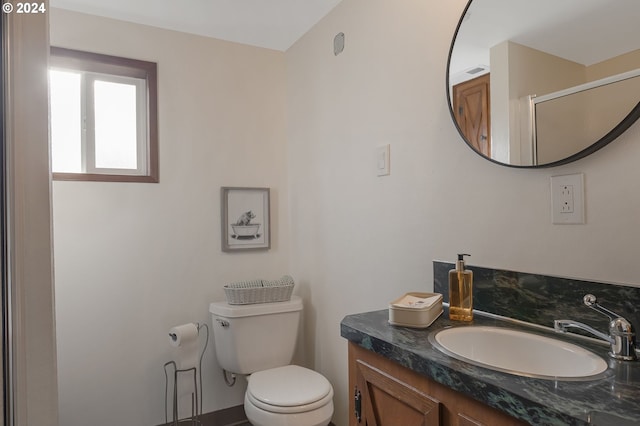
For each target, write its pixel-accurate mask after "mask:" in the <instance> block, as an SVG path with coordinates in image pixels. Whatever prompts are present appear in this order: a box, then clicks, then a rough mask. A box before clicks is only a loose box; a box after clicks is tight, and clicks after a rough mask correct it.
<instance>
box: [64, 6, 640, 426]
mask: <svg viewBox="0 0 640 426" xmlns="http://www.w3.org/2000/svg"><path fill="white" fill-rule="evenodd" d="M465 4H466V0H454V1H449V2H442V1H436V0H428V1H417V0H402V1H397V2H389V1H386V0H343V2H342V3H341V4H340V5H339V6H338V7H337V8H336V9H334V10H333V11H332V13H331V14H330V15H329V16H328V17H327V18H325V19H324V20H322V21H321V22H320V23H319V24H318V25H316V27H314V28H313V29H312V31H310V32H309V33H308V34H307V35H305V36H304V37H303V38H302V39H301V40H300V41H299V42H298V43H296V44H295V45H294V46H293V47H292V48H291V49H290V50H289V51H287V52H286V54H284V55H283V54H279V53H277V52H271V51H264V50H259V49H254V48H250V47H244V46H239V45H234V44H231V43H224V42H217V41H213V40H205V39H201V38H198V37H192V36H187V35H184V34H178V33H172V32H168V31H161V30H156V29H151V28H146V27H141V26H136V25H131V24H124V23H118V22H115V21H110V20H105V19H100V18H93V17H83V16H80V15H76V14H71V13H66V12H60V11H54V13H53V14H52V42H53V43H54V44H58V45H61V46H66V47H78V48H87V49H88V48H90V47H91V48H92V50H96V51H99V52H101V53H112V54H119V55H124V56H133V57H139V58H140V59H147V60H155V61H158V63H159V76H160V81H161V85H160V123H161V125H160V126H161V127H160V138H161V139H160V140H161V142H160V150H161V151H160V152H161V157H160V158H161V169H160V172H161V183H160V184H157V185H150V184H147V185H132V184H103V183H97V184H89V183H77V182H76V183H74V182H55V183H54V197H53V201H54V231H55V249H56V280H57V284H56V286H57V287H56V297H57V298H58V300H57V309H58V310H57V314H58V316H57V319H58V322H59V328H58V331H59V336H58V343H59V347H60V348H59V354H60V362H59V370H60V377H61V379H60V393H61V396H60V401H61V424H65V425H70V426H73V425H76V424H78V425H79V424H86V418H87V416H88V415H93V416H97V418H99V419H103V421H104V424H105V425H106V424H131V425H134V424H135V425H141V424H155V423H159V422H160V421H161V420H163V406H162V398H163V391H164V388H163V386H164V375H163V373H162V364H163V363H164V362H165V361H167V360H168V359H169V358H170V353H169V351H168V345H167V340H166V332H167V330H168V328H169V327H170V326H172V325H175V324H180V323H184V322H188V321H201V322H205V321H208V315H207V304H208V302H209V301H210V300H214V299H221V298H222V297H223V294H222V284H224V283H225V282H228V281H230V280H236V279H244V278H251V277H254V276H257V275H261V276H278V275H279V274H280V273H282V272H285V271H288V272H291V273H292V275H293V276H294V277H295V278H296V281H297V287H296V293H298V294H301V295H302V296H303V297H304V298H305V324H304V328H305V333H304V338H303V348H302V349H303V351H302V352H306V355H307V357H306V364H307V365H311V366H314V367H315V368H316V369H317V370H318V371H320V372H322V373H324V374H325V375H326V376H327V377H328V378H329V380H330V381H331V382H332V383H333V385H334V388H335V390H336V396H335V403H336V415H335V417H334V423H335V424H336V425H337V426H346V424H347V419H348V416H349V413H348V412H347V401H348V398H349V397H350V394H351V392H350V390H349V389H348V386H347V375H346V370H347V365H346V363H347V356H346V342H345V340H344V339H342V338H341V337H340V335H339V333H340V332H339V323H340V320H341V319H342V318H343V317H344V316H345V315H347V314H350V313H356V312H362V311H367V310H374V309H385V308H386V307H387V304H388V302H389V301H390V300H392V299H394V298H396V297H398V295H401V294H403V293H404V292H406V291H411V290H430V289H432V286H433V284H432V282H433V276H432V265H431V261H432V260H433V259H441V260H453V259H454V258H455V257H454V256H455V254H456V253H458V252H462V251H465V252H469V253H471V254H472V257H471V259H470V263H471V264H476V265H483V266H489V267H501V268H509V269H515V270H521V271H528V272H536V273H542V274H552V275H561V276H573V277H579V278H585V279H593V280H604V281H612V282H620V283H629V284H633V285H637V284H638V276H640V266H639V265H640V264H639V263H638V262H637V261H636V257H637V253H636V250H635V249H636V248H637V241H636V240H637V238H636V233H634V232H633V230H634V229H636V228H637V217H638V216H639V215H640V196H638V195H637V191H636V190H635V182H636V181H637V180H638V179H639V178H640V171H639V169H638V168H637V167H636V162H637V161H636V159H637V158H640V144H639V143H638V139H640V127H638V125H637V124H636V125H634V126H633V127H632V128H631V129H630V130H629V131H628V132H627V133H626V134H625V135H623V136H622V137H621V138H620V139H619V140H617V141H616V142H615V143H613V144H611V145H610V146H608V147H606V148H605V149H603V150H601V151H599V152H598V153H596V154H594V155H592V156H590V157H588V158H586V159H583V160H581V161H579V162H576V163H573V164H570V165H566V166H562V167H558V168H553V169H542V170H515V169H510V168H506V167H501V166H497V165H495V164H492V163H490V162H488V161H485V160H483V159H481V158H480V157H479V156H478V155H477V154H475V153H474V152H473V151H472V150H471V149H469V148H468V147H467V146H466V145H465V144H464V143H463V142H462V139H461V138H460V136H459V135H458V134H457V132H456V131H455V126H454V125H453V123H452V122H451V118H450V115H449V111H448V107H447V102H446V99H445V71H446V60H447V54H448V49H449V44H450V39H451V37H452V35H453V32H454V30H455V26H456V23H457V22H458V18H459V15H460V13H461V12H462V10H463V8H464V6H465ZM338 32H344V33H345V35H346V47H345V50H344V52H343V53H342V54H340V55H338V56H334V55H333V49H332V46H333V37H334V36H335V35H336V34H337V33H338ZM203 53H204V54H203ZM197 81H200V82H203V83H202V84H201V85H196V84H195V82H197ZM285 96H286V97H285ZM285 117H286V120H285ZM387 143H390V144H391V175H390V176H387V177H382V178H379V177H376V176H375V151H376V147H377V146H379V145H383V144H387ZM240 158H241V159H242V160H239V159H240ZM246 158H250V160H249V161H245V159H246ZM577 172H583V173H585V188H586V191H587V193H586V203H587V205H586V217H587V224H586V225H578V226H559V225H552V224H551V215H550V192H549V177H550V176H553V175H560V174H567V173H577ZM221 185H243V186H248V185H261V186H270V187H271V188H272V189H274V192H273V193H272V196H274V200H272V201H273V204H272V205H273V209H274V210H273V213H274V218H275V219H276V223H275V225H274V227H275V228H274V231H275V232H274V248H273V249H272V250H271V251H270V252H268V253H254V254H240V255H238V254H236V255H223V254H222V253H220V251H219V223H218V221H217V220H218V219H217V217H218V216H217V215H218V211H219V205H218V191H219V186H221ZM612 188H614V189H615V191H614V190H612ZM620 194H624V196H623V197H621V196H620ZM614 203H615V205H616V206H617V207H616V209H612V208H611V205H612V204H614ZM131 259H135V260H134V261H131ZM118 339H123V342H122V343H121V344H120V345H118V344H116V343H114V341H116V340H118ZM87 342H88V343H87ZM209 351H210V352H209V353H208V356H207V357H206V358H205V364H206V367H205V371H204V372H205V377H207V379H206V380H205V391H204V395H205V411H210V410H212V409H218V408H223V407H225V406H230V405H236V404H240V403H242V391H243V390H244V389H243V388H242V387H237V388H234V389H228V388H226V386H224V385H223V384H222V381H221V378H220V375H219V371H218V370H217V368H216V367H215V360H214V359H213V356H212V348H211V347H210V348H209ZM78 410H85V411H78ZM93 424H98V423H95V422H94V423H93Z"/></svg>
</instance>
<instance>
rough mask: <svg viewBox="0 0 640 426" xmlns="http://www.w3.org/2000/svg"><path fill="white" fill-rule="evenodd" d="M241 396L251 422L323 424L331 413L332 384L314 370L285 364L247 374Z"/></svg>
mask: <svg viewBox="0 0 640 426" xmlns="http://www.w3.org/2000/svg"><path fill="white" fill-rule="evenodd" d="M248 381H249V385H248V386H247V391H246V393H245V398H244V410H245V413H246V415H247V419H248V420H249V422H251V424H252V425H254V426H326V425H328V424H329V422H330V421H331V417H332V416H333V388H332V387H331V384H330V383H329V381H328V380H327V379H325V378H324V377H323V376H322V375H321V374H318V373H316V372H315V371H312V370H309V369H306V368H303V367H299V366H297V365H287V366H284V367H276V368H272V369H269V370H264V371H259V372H257V373H254V374H252V375H251V376H249V378H248Z"/></svg>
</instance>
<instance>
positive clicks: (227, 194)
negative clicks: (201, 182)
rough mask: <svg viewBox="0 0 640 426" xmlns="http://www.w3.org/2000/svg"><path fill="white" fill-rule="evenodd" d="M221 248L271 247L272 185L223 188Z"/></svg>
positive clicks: (229, 250) (263, 248) (227, 249)
mask: <svg viewBox="0 0 640 426" xmlns="http://www.w3.org/2000/svg"><path fill="white" fill-rule="evenodd" d="M220 195H221V198H222V199H221V203H220V204H221V206H222V215H221V217H222V251H226V252H231V251H238V250H268V249H269V248H271V226H270V221H271V215H270V212H269V188H232V187H222V188H220Z"/></svg>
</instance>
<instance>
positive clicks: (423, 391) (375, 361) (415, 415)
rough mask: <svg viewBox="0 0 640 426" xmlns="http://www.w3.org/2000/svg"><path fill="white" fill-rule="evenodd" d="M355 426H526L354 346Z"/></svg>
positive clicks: (351, 366) (351, 385)
mask: <svg viewBox="0 0 640 426" xmlns="http://www.w3.org/2000/svg"><path fill="white" fill-rule="evenodd" d="M349 388H350V389H351V392H352V395H351V396H352V398H351V401H350V403H349V411H350V417H349V426H400V425H402V426H481V425H486V426H501V425H509V426H512V425H513V426H515V425H526V424H527V423H524V422H522V421H520V420H518V419H515V418H513V417H511V416H508V415H507V414H504V413H502V412H500V411H498V410H496V409H494V408H491V407H489V406H487V405H484V404H482V403H480V402H478V401H476V400H474V399H472V398H470V397H468V396H466V395H463V394H461V393H459V392H457V391H454V390H452V389H450V388H448V387H446V386H443V385H441V384H439V383H436V382H434V381H433V380H430V379H428V378H427V377H424V376H421V375H419V374H416V373H414V372H413V371H411V370H409V369H408V368H405V367H403V366H401V365H400V364H398V363H396V362H394V361H391V360H389V359H387V358H385V357H383V356H381V355H378V354H376V353H373V352H371V351H368V350H366V349H364V348H362V347H360V346H358V345H356V344H355V343H352V342H349Z"/></svg>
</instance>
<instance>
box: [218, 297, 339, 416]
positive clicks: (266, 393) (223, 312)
mask: <svg viewBox="0 0 640 426" xmlns="http://www.w3.org/2000/svg"><path fill="white" fill-rule="evenodd" d="M209 312H211V320H212V323H213V336H214V341H215V346H216V355H217V357H218V363H219V364H220V366H221V367H222V368H223V369H224V370H226V371H228V372H230V373H236V374H247V375H249V377H248V378H247V379H248V382H249V385H248V386H247V392H246V393H245V396H244V409H245V412H246V414H247V419H249V422H251V424H252V425H254V426H326V425H328V424H329V422H330V421H331V417H332V416H333V388H332V387H331V384H330V383H329V381H328V380H327V379H326V378H325V377H324V376H322V375H321V374H319V373H316V372H315V371H312V370H309V369H307V368H303V367H299V366H297V365H289V363H290V362H291V359H292V358H293V353H294V350H295V346H296V340H297V337H298V327H299V324H300V314H301V312H302V300H301V299H300V298H299V297H297V296H292V297H291V300H290V301H287V302H275V303H258V304H254V305H230V304H228V303H227V302H215V303H211V304H210V305H209Z"/></svg>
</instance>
